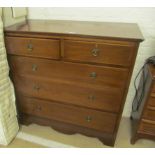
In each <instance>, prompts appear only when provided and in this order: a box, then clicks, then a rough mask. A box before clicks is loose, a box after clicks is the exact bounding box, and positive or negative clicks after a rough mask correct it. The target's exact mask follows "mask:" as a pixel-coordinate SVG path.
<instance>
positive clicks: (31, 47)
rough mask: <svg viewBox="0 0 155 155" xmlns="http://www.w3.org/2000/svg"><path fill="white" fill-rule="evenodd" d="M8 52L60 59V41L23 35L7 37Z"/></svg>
mask: <svg viewBox="0 0 155 155" xmlns="http://www.w3.org/2000/svg"><path fill="white" fill-rule="evenodd" d="M5 41H6V49H7V53H9V54H14V55H23V56H33V57H41V58H50V59H59V58H60V47H59V46H60V42H59V40H54V39H36V38H22V37H5Z"/></svg>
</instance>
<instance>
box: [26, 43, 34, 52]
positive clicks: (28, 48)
mask: <svg viewBox="0 0 155 155" xmlns="http://www.w3.org/2000/svg"><path fill="white" fill-rule="evenodd" d="M27 50H28V51H29V52H31V51H32V50H33V45H32V44H31V43H29V44H28V45H27Z"/></svg>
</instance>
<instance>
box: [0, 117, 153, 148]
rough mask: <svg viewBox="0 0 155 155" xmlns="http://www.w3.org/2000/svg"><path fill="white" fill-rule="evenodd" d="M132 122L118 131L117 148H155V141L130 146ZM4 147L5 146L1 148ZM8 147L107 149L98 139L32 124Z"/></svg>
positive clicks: (143, 140)
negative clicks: (63, 132) (67, 133)
mask: <svg viewBox="0 0 155 155" xmlns="http://www.w3.org/2000/svg"><path fill="white" fill-rule="evenodd" d="M130 129H131V128H130V120H129V119H128V118H123V119H122V121H121V124H120V128H119V131H118V135H117V139H116V143H115V148H136V147H138V148H155V141H151V140H145V139H141V140H138V141H137V143H136V144H135V145H131V144H130V138H131V133H130V131H131V130H130ZM0 147H4V146H0ZM7 147H9V148H12V147H14V148H15V147H16V148H21V147H22V148H40V147H80V148H91V147H93V148H106V147H108V146H105V145H103V144H102V143H101V142H100V141H99V140H98V139H97V138H90V137H87V136H83V135H81V134H74V135H65V134H62V133H59V132H57V131H55V130H53V129H52V128H50V127H44V126H39V125H36V124H32V125H30V126H22V127H21V130H20V133H19V134H18V136H17V137H16V138H15V139H14V140H13V141H12V143H11V144H10V145H8V146H7Z"/></svg>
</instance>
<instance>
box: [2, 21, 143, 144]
mask: <svg viewBox="0 0 155 155" xmlns="http://www.w3.org/2000/svg"><path fill="white" fill-rule="evenodd" d="M142 40H143V37H142V35H141V32H140V31H139V28H138V27H137V25H136V24H125V23H124V24H123V23H100V22H80V21H76V22H75V21H42V20H29V21H27V22H26V23H23V24H20V25H19V24H18V25H13V26H10V27H8V28H6V29H5V42H6V49H7V53H8V61H9V64H10V69H11V72H10V76H11V78H12V80H13V83H14V86H15V92H16V98H17V107H18V111H19V120H20V122H21V123H23V124H29V123H38V124H41V125H48V126H51V127H53V128H54V129H57V130H59V131H61V132H64V133H68V134H73V133H82V134H85V135H88V136H92V137H98V138H99V139H100V140H101V141H102V142H103V143H104V144H106V145H111V146H113V145H114V142H115V138H116V134H117V130H118V127H119V122H120V119H121V115H122V111H123V107H124V103H125V100H126V95H127V92H128V87H129V83H130V78H131V74H132V70H133V66H134V62H135V58H136V55H137V50H138V46H139V43H140V42H141V41H142Z"/></svg>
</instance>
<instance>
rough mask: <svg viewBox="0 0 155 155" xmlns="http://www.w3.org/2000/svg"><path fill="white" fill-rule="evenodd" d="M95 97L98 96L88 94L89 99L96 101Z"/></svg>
mask: <svg viewBox="0 0 155 155" xmlns="http://www.w3.org/2000/svg"><path fill="white" fill-rule="evenodd" d="M95 98H96V97H95V96H94V95H89V96H88V99H89V100H91V101H94V100H95Z"/></svg>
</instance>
